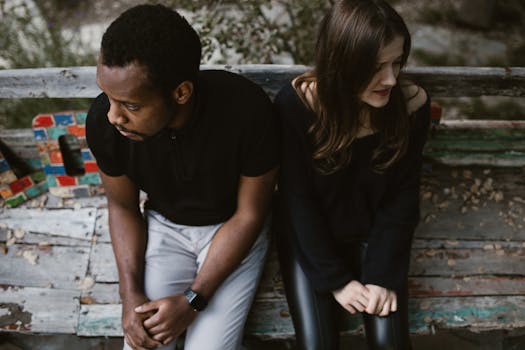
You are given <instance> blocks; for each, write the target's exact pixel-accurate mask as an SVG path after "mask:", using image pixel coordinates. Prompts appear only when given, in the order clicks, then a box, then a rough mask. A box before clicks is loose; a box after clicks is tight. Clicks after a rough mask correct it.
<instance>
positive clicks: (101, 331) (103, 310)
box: [77, 304, 123, 337]
mask: <svg viewBox="0 0 525 350" xmlns="http://www.w3.org/2000/svg"><path fill="white" fill-rule="evenodd" d="M121 314H122V306H121V305H114V304H109V305H81V307H80V316H79V319H78V329H77V334H78V335H79V336H84V337H92V336H97V337H100V336H108V337H122V336H123V332H122V327H121V323H120V315H121Z"/></svg>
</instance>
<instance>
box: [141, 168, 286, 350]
mask: <svg viewBox="0 0 525 350" xmlns="http://www.w3.org/2000/svg"><path fill="white" fill-rule="evenodd" d="M276 177H277V168H275V169H273V170H270V171H268V172H267V173H265V174H263V175H261V176H257V177H247V176H241V178H240V180H239V191H238V195H237V209H236V211H235V213H234V215H233V216H232V217H231V218H230V219H229V220H227V221H226V222H225V223H224V224H223V225H222V226H221V228H220V229H219V230H218V232H217V233H216V234H215V236H214V238H213V240H212V242H211V246H210V249H209V251H208V254H207V255H206V259H205V260H204V262H203V265H202V268H201V269H200V271H199V273H198V274H197V276H196V278H195V280H194V282H193V284H192V285H191V288H192V289H193V290H195V291H196V292H198V293H199V294H201V295H203V296H204V297H205V298H206V299H211V298H212V296H213V294H214V293H215V291H216V290H217V288H219V286H220V285H221V283H222V282H223V281H224V280H225V279H226V278H227V277H228V276H229V275H230V274H231V273H232V272H233V271H234V270H235V269H236V268H237V266H238V265H239V264H240V263H241V262H242V260H243V259H244V257H245V256H246V255H247V254H248V252H249V250H250V248H251V247H252V245H253V243H254V242H255V240H256V239H257V236H258V234H259V232H260V231H261V228H262V226H263V223H264V220H265V218H266V215H267V213H268V209H269V206H270V202H271V198H272V194H273V190H274V187H275V182H276ZM136 310H137V311H138V312H148V311H152V310H156V311H157V312H156V314H155V315H154V316H152V317H150V318H148V319H147V320H146V321H145V322H144V326H145V327H146V329H147V330H148V331H149V333H150V334H152V335H153V336H154V339H156V340H160V341H162V342H163V343H164V344H167V343H170V342H171V341H173V339H175V338H176V337H177V336H178V335H179V334H180V333H182V332H183V331H184V330H185V329H186V328H187V327H188V325H189V324H190V323H191V322H192V321H193V320H194V319H195V317H196V313H195V311H194V310H192V308H191V307H190V305H189V303H188V301H187V300H186V297H185V296H184V295H183V294H176V295H173V296H170V297H167V298H163V299H159V300H154V301H151V302H148V303H146V304H144V305H142V306H141V307H140V308H138V309H136Z"/></svg>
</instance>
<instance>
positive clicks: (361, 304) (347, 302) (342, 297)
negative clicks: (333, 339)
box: [332, 280, 369, 314]
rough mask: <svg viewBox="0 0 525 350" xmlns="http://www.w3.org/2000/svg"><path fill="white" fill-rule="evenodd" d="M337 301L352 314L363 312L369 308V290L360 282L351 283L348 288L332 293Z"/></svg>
mask: <svg viewBox="0 0 525 350" xmlns="http://www.w3.org/2000/svg"><path fill="white" fill-rule="evenodd" d="M332 294H333V295H334V298H335V300H337V302H338V303H339V304H341V306H342V307H343V308H345V309H346V310H347V311H348V312H350V313H351V314H355V313H356V312H363V311H365V309H366V308H367V307H368V304H369V301H368V297H367V295H368V294H369V292H368V290H367V289H366V288H365V286H363V285H362V284H361V283H360V282H359V281H356V280H353V281H350V282H349V283H348V284H347V285H346V286H344V287H343V288H340V289H338V290H334V291H333V292H332Z"/></svg>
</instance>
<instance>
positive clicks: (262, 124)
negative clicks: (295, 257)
mask: <svg viewBox="0 0 525 350" xmlns="http://www.w3.org/2000/svg"><path fill="white" fill-rule="evenodd" d="M200 56H201V46H200V42H199V38H198V36H197V34H196V33H195V31H194V30H193V29H192V28H191V26H190V25H189V24H188V23H187V22H186V20H185V19H184V18H182V17H181V16H180V15H179V14H178V13H176V12H175V11H172V10H170V9H168V8H166V7H163V6H161V5H155V6H153V5H141V6H137V7H134V8H132V9H129V10H128V11H126V12H124V13H123V14H122V15H121V16H120V17H118V18H117V19H116V20H115V21H114V22H113V23H112V24H111V25H110V26H109V27H108V29H107V31H106V32H105V34H104V36H103V38H102V45H101V51H100V58H99V62H98V66H97V84H98V85H99V87H100V88H101V89H102V90H103V92H104V93H103V94H101V95H100V96H98V97H97V99H96V100H95V102H94V103H93V105H92V107H91V109H90V111H89V114H88V118H87V139H88V144H89V146H90V148H91V150H92V152H93V154H94V155H95V157H96V159H97V163H98V165H99V167H100V170H101V177H102V181H103V184H104V187H105V190H106V195H107V199H108V210H109V227H110V232H111V239H112V242H113V250H114V253H115V257H116V261H117V267H118V272H119V281H120V296H121V299H122V306H123V308H122V326H123V330H124V335H125V342H126V345H125V348H133V349H153V348H159V347H161V348H162V349H173V348H174V346H175V344H174V340H175V339H176V338H177V337H178V336H179V335H180V334H181V333H182V332H184V331H185V330H186V339H185V349H189V350H192V349H193V350H196V349H198V350H202V349H206V350H208V349H221V350H223V349H236V348H238V347H239V346H240V342H241V340H242V331H243V326H244V323H245V321H246V316H247V313H248V311H249V308H250V304H251V302H252V300H253V297H254V294H255V290H256V286H257V281H258V279H259V277H260V275H261V270H262V267H263V262H264V257H265V253H266V250H267V246H268V243H267V231H268V223H267V222H266V216H267V213H268V209H269V204H270V201H271V196H272V192H273V189H274V183H275V178H276V173H277V165H278V147H277V140H278V131H277V130H278V126H277V123H276V120H275V117H274V115H273V108H272V105H271V102H270V100H269V98H268V97H267V96H266V95H265V93H264V92H263V91H262V89H261V88H259V87H258V86H256V85H255V84H254V83H252V82H250V81H248V80H247V79H245V78H243V77H241V76H238V75H235V74H233V73H228V72H224V71H199V62H200ZM140 190H142V191H144V192H145V193H147V195H148V199H147V202H146V204H145V215H144V216H143V215H142V214H141V211H140V208H139V191H140Z"/></svg>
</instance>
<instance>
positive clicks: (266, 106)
mask: <svg viewBox="0 0 525 350" xmlns="http://www.w3.org/2000/svg"><path fill="white" fill-rule="evenodd" d="M248 91H251V94H250V95H249V96H248V95H246V96H245V97H244V101H243V104H244V105H245V106H246V107H245V108H244V109H245V116H246V117H245V119H244V123H243V128H244V131H243V135H242V139H241V142H242V145H241V174H242V175H244V176H260V175H262V174H264V173H266V172H268V171H270V170H271V169H273V168H275V167H277V166H278V165H279V156H280V154H279V153H280V145H279V143H280V137H279V124H278V119H277V116H276V111H275V108H274V107H273V105H272V102H271V101H270V99H269V97H268V96H267V95H266V93H265V92H264V91H263V90H262V89H261V88H260V87H258V86H256V87H254V88H253V89H247V91H246V93H247V92H248ZM239 98H240V99H243V97H242V96H240V97H239ZM247 102H248V103H247Z"/></svg>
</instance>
